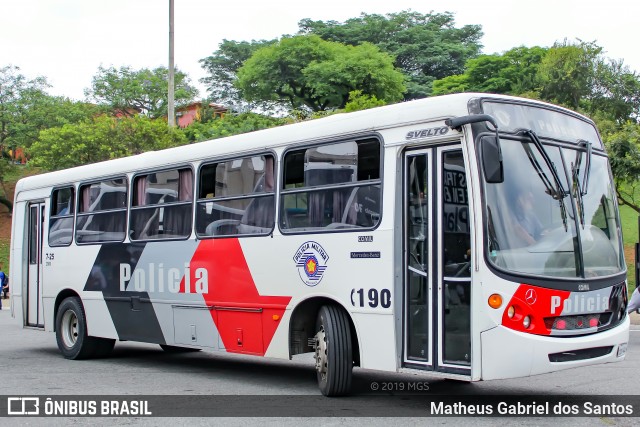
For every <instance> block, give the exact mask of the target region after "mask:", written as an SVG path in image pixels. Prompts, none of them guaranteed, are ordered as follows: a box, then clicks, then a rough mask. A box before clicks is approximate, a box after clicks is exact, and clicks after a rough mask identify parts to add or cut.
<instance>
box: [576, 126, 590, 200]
mask: <svg viewBox="0 0 640 427" xmlns="http://www.w3.org/2000/svg"><path fill="white" fill-rule="evenodd" d="M578 145H579V146H583V147H584V148H585V149H586V150H587V157H586V161H585V165H584V182H582V183H580V175H578V181H577V182H578V185H579V187H578V188H579V190H580V193H581V194H580V195H581V196H586V195H587V192H588V191H589V176H590V175H591V145H592V144H591V143H590V142H589V141H585V140H584V139H581V140H579V141H578ZM581 154H582V152H580V151H577V152H576V169H577V171H578V174H579V173H580V166H582V155H581Z"/></svg>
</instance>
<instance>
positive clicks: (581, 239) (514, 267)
mask: <svg viewBox="0 0 640 427" xmlns="http://www.w3.org/2000/svg"><path fill="white" fill-rule="evenodd" d="M501 142H502V155H503V167H504V181H503V182H501V183H498V184H492V183H485V194H486V209H487V211H486V230H487V251H488V253H487V256H488V259H489V261H490V262H491V263H492V264H493V265H495V266H496V267H498V268H500V269H501V270H504V271H506V272H511V273H516V274H517V273H521V274H525V275H530V276H539V277H550V278H552V277H556V278H583V279H589V278H597V277H606V276H612V275H616V274H619V273H621V272H623V271H624V260H623V257H622V250H621V241H622V239H621V228H620V219H619V216H618V213H617V209H616V201H615V197H616V195H615V190H614V188H613V184H612V180H611V175H610V172H609V164H608V160H607V158H606V157H605V156H602V155H597V154H593V155H592V158H591V159H590V163H591V166H590V168H589V176H588V180H587V181H586V182H587V183H588V185H583V183H585V179H587V177H586V175H587V168H586V167H585V165H586V164H587V161H586V159H585V157H586V156H587V152H586V151H585V150H581V149H578V148H576V149H569V148H560V147H557V146H551V145H546V144H545V145H544V150H545V151H546V152H547V154H548V156H549V159H550V160H551V163H552V166H553V167H555V169H556V171H557V176H558V177H559V178H560V181H561V182H560V183H561V184H562V188H561V189H559V188H557V187H558V186H557V183H555V182H554V179H553V173H552V171H551V170H550V168H549V166H548V165H547V164H546V163H545V162H544V160H543V156H542V154H541V153H540V151H538V149H537V148H536V147H535V146H534V145H533V144H532V143H531V142H529V140H527V139H526V138H525V139H515V138H514V139H508V138H501Z"/></svg>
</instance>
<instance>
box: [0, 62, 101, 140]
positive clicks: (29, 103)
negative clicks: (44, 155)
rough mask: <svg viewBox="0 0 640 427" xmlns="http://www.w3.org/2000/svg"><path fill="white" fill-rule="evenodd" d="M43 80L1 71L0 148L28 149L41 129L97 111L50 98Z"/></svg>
mask: <svg viewBox="0 0 640 427" xmlns="http://www.w3.org/2000/svg"><path fill="white" fill-rule="evenodd" d="M48 87H49V85H48V84H47V81H46V79H45V78H44V77H38V78H36V79H33V80H27V78H26V77H25V76H24V75H22V74H20V73H19V68H18V67H14V66H6V67H3V68H0V146H1V147H2V148H3V149H15V148H16V147H25V148H28V147H30V146H31V144H32V143H33V142H34V141H35V140H36V139H37V138H38V134H39V132H40V131H41V130H43V129H47V128H51V127H56V126H62V125H64V124H66V123H76V122H78V121H82V120H86V119H87V118H89V117H91V116H93V115H94V114H96V113H97V112H98V108H97V107H95V106H92V105H89V104H85V103H82V102H75V101H71V100H70V99H68V98H64V97H56V96H51V95H48V94H47V93H46V89H47V88H48Z"/></svg>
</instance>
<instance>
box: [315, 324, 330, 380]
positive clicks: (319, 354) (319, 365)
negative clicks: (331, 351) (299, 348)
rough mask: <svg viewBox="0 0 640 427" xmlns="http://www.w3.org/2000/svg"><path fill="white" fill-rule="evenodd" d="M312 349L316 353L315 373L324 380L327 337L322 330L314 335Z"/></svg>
mask: <svg viewBox="0 0 640 427" xmlns="http://www.w3.org/2000/svg"><path fill="white" fill-rule="evenodd" d="M313 347H314V349H315V351H316V371H318V373H319V374H320V375H322V377H323V378H324V377H326V375H327V335H326V334H325V332H324V328H321V329H320V330H319V331H318V333H317V334H316V336H315V344H314V346H313Z"/></svg>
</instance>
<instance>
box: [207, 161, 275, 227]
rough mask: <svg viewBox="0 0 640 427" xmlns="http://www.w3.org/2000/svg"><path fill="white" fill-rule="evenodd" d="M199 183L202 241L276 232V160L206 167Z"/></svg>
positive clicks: (221, 163)
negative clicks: (219, 237)
mask: <svg viewBox="0 0 640 427" xmlns="http://www.w3.org/2000/svg"><path fill="white" fill-rule="evenodd" d="M198 180H199V186H198V201H197V204H196V206H197V208H196V234H197V235H198V236H199V237H216V236H245V235H265V234H269V233H270V232H271V230H273V225H274V216H275V184H274V159H273V156H270V155H263V156H252V157H244V158H240V159H233V160H228V161H224V162H219V163H209V164H205V165H204V166H202V168H201V169H200V175H199V177H198Z"/></svg>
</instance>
